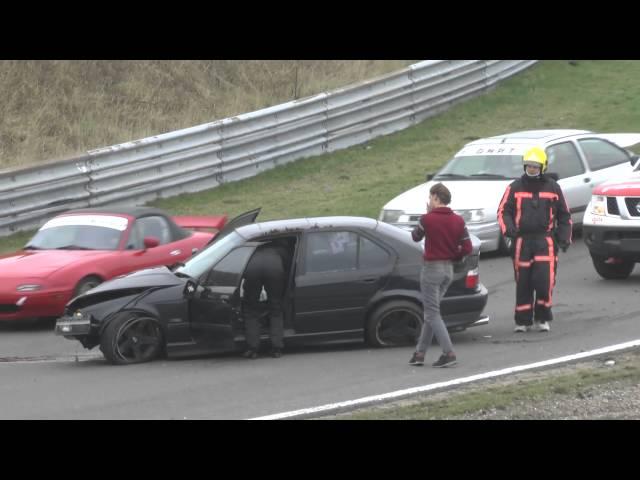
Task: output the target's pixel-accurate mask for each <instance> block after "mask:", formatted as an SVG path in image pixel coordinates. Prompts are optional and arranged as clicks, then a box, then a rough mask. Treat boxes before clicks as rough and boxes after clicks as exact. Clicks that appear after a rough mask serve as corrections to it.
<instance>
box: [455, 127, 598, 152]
mask: <svg viewBox="0 0 640 480" xmlns="http://www.w3.org/2000/svg"><path fill="white" fill-rule="evenodd" d="M590 133H591V134H592V133H593V132H590V131H588V130H569V129H550V130H523V131H520V132H513V133H506V134H504V135H496V136H494V137H487V138H480V139H478V140H474V141H473V142H469V143H467V144H466V145H465V146H464V147H462V149H461V150H460V151H458V152H457V153H456V155H455V156H456V157H462V156H474V155H480V154H482V155H522V154H523V153H524V152H525V151H526V150H527V149H528V148H531V147H532V146H538V145H539V146H542V147H544V146H545V145H546V144H548V143H550V142H552V141H555V140H559V139H561V138H567V137H574V136H578V135H585V134H590Z"/></svg>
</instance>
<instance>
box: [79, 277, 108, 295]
mask: <svg viewBox="0 0 640 480" xmlns="http://www.w3.org/2000/svg"><path fill="white" fill-rule="evenodd" d="M101 283H102V279H101V278H100V277H98V276H95V275H91V276H89V277H84V278H83V279H82V280H80V281H79V282H78V284H77V285H76V288H75V289H74V290H73V296H74V297H77V296H78V295H82V294H83V293H85V292H87V291H89V290H91V289H92V288H94V287H97V286H98V285H100V284H101Z"/></svg>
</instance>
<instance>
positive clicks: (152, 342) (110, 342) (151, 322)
mask: <svg viewBox="0 0 640 480" xmlns="http://www.w3.org/2000/svg"><path fill="white" fill-rule="evenodd" d="M100 350H101V351H102V354H103V355H104V357H105V358H106V359H107V360H108V361H109V362H110V363H112V364H114V365H127V364H131V363H142V362H149V361H151V360H153V359H155V358H157V357H158V356H160V355H161V354H162V352H164V350H165V344H164V336H163V334H162V329H161V327H160V324H159V323H158V321H157V320H156V319H155V318H153V317H150V316H147V315H144V314H139V313H136V312H123V313H120V314H118V315H117V316H116V317H115V318H114V319H113V320H112V321H111V322H110V323H109V324H108V325H107V327H106V328H105V329H104V331H103V332H102V335H101V337H100Z"/></svg>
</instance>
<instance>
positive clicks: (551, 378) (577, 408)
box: [324, 351, 640, 420]
mask: <svg viewBox="0 0 640 480" xmlns="http://www.w3.org/2000/svg"><path fill="white" fill-rule="evenodd" d="M609 372H610V373H609ZM639 372H640V352H637V351H631V352H626V353H620V354H617V355H616V356H615V357H614V356H611V357H607V358H597V359H594V360H590V361H588V362H582V363H576V364H569V365H564V366H562V367H557V368H553V369H547V370H540V371H533V372H523V373H519V374H515V375H510V376H508V377H501V378H497V379H492V380H487V381H483V382H479V383H476V384H471V385H465V386H462V387H459V388H456V389H455V390H446V391H441V392H437V393H431V394H427V395H421V396H419V397H415V398H411V399H405V400H401V401H398V402H394V403H390V404H383V405H379V406H376V407H370V408H367V409H359V410H357V411H354V412H345V413H342V414H338V415H334V416H328V417H324V418H325V419H335V420H346V419H351V418H353V417H352V416H353V415H354V414H355V418H357V417H358V416H359V415H362V414H363V413H364V414H367V418H368V419H376V417H377V416H378V415H380V417H381V418H385V414H387V413H389V411H390V410H391V411H393V410H394V409H395V410H398V409H399V407H415V406H416V405H418V404H420V403H421V402H428V403H427V404H424V406H423V407H420V408H421V409H424V411H426V410H427V409H428V408H429V405H435V404H439V405H449V406H450V405H454V404H455V403H456V402H458V401H461V400H462V399H464V398H465V396H466V398H469V394H477V393H490V392H494V393H491V394H492V395H494V396H495V397H496V398H499V396H500V391H501V389H503V388H506V387H519V386H527V385H532V384H535V383H536V382H539V381H545V382H547V384H548V385H550V388H549V389H548V390H547V391H544V392H543V393H542V394H538V395H537V396H536V397H535V398H531V399H524V400H522V399H519V400H514V401H512V402H510V403H508V404H507V405H504V406H501V407H487V408H485V409H479V410H472V411H468V412H465V413H461V414H455V415H449V416H446V415H445V416H439V415H438V416H437V417H435V418H437V419H442V420H587V419H588V420H630V419H640V373H639ZM595 373H600V374H604V376H603V377H604V378H603V379H602V380H601V381H599V382H598V383H595V384H590V383H589V382H584V383H580V382H578V383H577V384H575V385H572V384H570V383H568V382H567V379H568V378H572V379H574V380H575V379H576V378H584V376H585V375H588V374H595ZM621 373H623V374H627V375H626V377H627V378H622V379H621V378H620V374H621ZM616 375H617V377H616ZM607 377H611V379H610V380H608V379H607ZM614 377H615V378H614ZM512 390H513V388H512ZM554 390H559V391H554ZM496 403H498V404H499V402H496ZM432 408H433V407H432ZM386 418H388V417H386ZM400 418H402V419H407V420H409V419H412V418H411V416H406V417H405V416H404V415H401V416H400Z"/></svg>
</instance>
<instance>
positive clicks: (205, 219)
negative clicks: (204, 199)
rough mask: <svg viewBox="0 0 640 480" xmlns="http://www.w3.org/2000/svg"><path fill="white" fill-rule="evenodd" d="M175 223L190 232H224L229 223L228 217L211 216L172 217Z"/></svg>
mask: <svg viewBox="0 0 640 480" xmlns="http://www.w3.org/2000/svg"><path fill="white" fill-rule="evenodd" d="M171 218H173V221H174V222H176V224H178V226H180V227H182V228H186V229H188V230H209V229H216V230H222V227H224V226H225V224H226V223H227V216H226V215H210V216H186V215H183V216H177V217H171Z"/></svg>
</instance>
